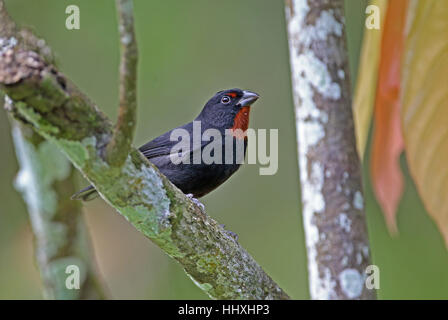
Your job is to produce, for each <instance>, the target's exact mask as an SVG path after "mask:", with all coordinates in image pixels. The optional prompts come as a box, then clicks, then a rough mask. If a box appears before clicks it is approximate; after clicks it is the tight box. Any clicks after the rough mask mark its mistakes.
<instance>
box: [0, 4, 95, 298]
mask: <svg viewBox="0 0 448 320" xmlns="http://www.w3.org/2000/svg"><path fill="white" fill-rule="evenodd" d="M15 46H23V47H32V48H33V49H35V50H36V51H38V52H40V53H41V54H42V55H43V56H44V57H45V58H46V59H48V60H51V59H52V55H51V51H50V49H49V48H48V47H47V46H46V45H45V42H44V41H43V40H39V39H37V38H36V37H34V36H33V35H32V34H31V33H29V32H28V31H26V30H19V31H18V30H16V27H15V24H14V23H13V22H12V21H11V20H10V18H9V16H8V14H7V12H6V9H5V7H4V3H3V1H2V0H0V53H3V52H4V51H5V50H10V49H11V48H13V47H15ZM0 98H1V101H3V100H4V101H5V109H6V110H8V111H10V112H11V113H12V114H14V115H15V116H18V114H17V113H16V109H15V106H14V105H13V103H12V101H11V100H10V99H9V98H8V96H6V95H3V94H2V95H1V96H0ZM0 103H1V102H0ZM18 118H19V119H22V120H24V119H23V117H20V116H18ZM11 125H12V136H13V140H14V146H15V150H16V155H17V159H18V162H19V165H20V171H19V173H18V174H17V178H16V181H15V186H16V188H17V189H18V190H19V191H20V192H21V193H22V195H23V199H24V200H25V202H26V205H27V208H28V213H29V217H30V221H31V226H32V230H33V234H34V238H35V253H36V259H37V265H38V268H39V271H40V274H41V278H42V281H43V293H44V297H45V298H47V299H101V298H104V294H103V291H102V289H101V286H100V283H99V280H98V276H97V274H96V272H95V267H94V264H93V263H92V262H91V261H92V260H93V257H92V253H91V248H90V244H89V239H88V234H87V230H86V226H85V224H84V221H83V218H82V211H81V207H80V205H79V203H77V202H75V201H70V200H69V199H70V195H71V194H73V192H75V191H76V186H75V183H74V174H75V170H74V168H73V166H72V165H71V164H70V161H69V160H68V159H67V158H66V157H65V156H64V155H63V154H62V153H61V152H60V151H59V150H58V148H57V147H56V146H55V145H54V144H53V143H51V142H49V141H46V140H44V139H43V138H42V137H41V136H39V135H38V134H37V133H35V132H34V131H33V130H32V128H31V125H24V124H21V123H20V122H18V121H16V120H13V119H11ZM70 265H72V266H75V267H78V268H79V275H80V277H79V280H80V281H79V284H80V287H79V290H77V289H69V288H67V286H66V281H67V278H68V277H69V275H70V274H67V273H66V270H68V269H67V267H68V266H70ZM73 284H76V283H73Z"/></svg>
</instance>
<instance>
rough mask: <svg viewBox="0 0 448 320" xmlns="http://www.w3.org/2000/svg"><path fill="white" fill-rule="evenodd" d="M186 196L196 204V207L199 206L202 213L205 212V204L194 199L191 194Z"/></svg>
mask: <svg viewBox="0 0 448 320" xmlns="http://www.w3.org/2000/svg"><path fill="white" fill-rule="evenodd" d="M186 196H187V197H188V198H190V200H191V201H193V203H194V204H195V205H197V206H198V207H199V209H201V211H202V212H204V211H205V206H204V204H203V203H202V202H201V201H199V200H198V199H196V198H194V197H193V194H192V193H189V194H187V195H186Z"/></svg>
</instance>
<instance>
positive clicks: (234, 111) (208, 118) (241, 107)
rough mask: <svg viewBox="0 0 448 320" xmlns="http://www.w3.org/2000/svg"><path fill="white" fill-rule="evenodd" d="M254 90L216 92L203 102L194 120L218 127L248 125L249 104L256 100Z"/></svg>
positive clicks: (246, 126) (245, 127)
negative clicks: (203, 104)
mask: <svg viewBox="0 0 448 320" xmlns="http://www.w3.org/2000/svg"><path fill="white" fill-rule="evenodd" d="M258 98H259V95H258V94H256V93H255V92H251V91H248V90H241V89H236V88H235V89H229V90H224V91H219V92H217V93H216V94H215V95H214V96H213V97H212V98H211V99H210V100H208V102H207V103H206V104H205V106H204V109H202V111H201V113H200V114H199V116H198V117H197V118H196V120H199V121H201V122H203V123H204V124H206V125H207V126H211V127H215V128H218V129H241V130H243V131H246V130H247V128H248V125H249V112H250V106H251V105H252V104H253V103H254V102H255V101H257V99H258Z"/></svg>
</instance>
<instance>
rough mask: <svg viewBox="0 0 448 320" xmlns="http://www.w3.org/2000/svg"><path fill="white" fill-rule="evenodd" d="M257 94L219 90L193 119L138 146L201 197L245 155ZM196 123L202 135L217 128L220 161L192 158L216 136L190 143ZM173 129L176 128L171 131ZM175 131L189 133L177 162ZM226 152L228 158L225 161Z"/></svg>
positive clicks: (88, 194) (87, 191)
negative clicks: (230, 142)
mask: <svg viewBox="0 0 448 320" xmlns="http://www.w3.org/2000/svg"><path fill="white" fill-rule="evenodd" d="M258 98H259V96H258V94H256V93H254V92H251V91H247V90H241V89H230V90H224V91H219V92H217V93H216V94H215V95H214V96H213V97H212V98H211V99H210V100H209V101H208V102H207V103H206V104H205V106H204V108H203V109H202V111H201V113H200V114H199V115H198V116H197V117H196V119H194V121H192V122H189V123H187V124H185V125H183V126H180V127H177V128H175V129H172V130H170V131H168V132H166V133H164V134H162V135H161V136H159V137H157V138H155V139H154V140H152V141H150V142H148V143H146V144H145V145H143V146H141V147H140V148H139V150H140V152H141V153H143V155H145V157H146V158H147V159H148V160H149V161H150V162H152V163H153V164H154V165H155V166H156V167H157V168H158V169H159V170H160V172H161V173H163V174H164V175H165V176H166V177H167V178H168V179H169V180H170V181H171V182H172V183H173V184H174V185H176V186H177V187H178V188H179V189H180V190H182V192H184V193H185V194H187V195H189V196H190V197H194V198H200V197H202V196H204V195H206V194H207V193H209V192H211V191H212V190H214V189H216V188H217V187H218V186H220V185H221V184H222V183H223V182H225V181H226V180H227V179H228V178H230V176H231V175H232V174H234V173H235V172H236V171H237V170H238V168H239V167H240V164H241V162H242V159H241V158H238V154H239V155H240V156H241V154H242V158H244V156H245V153H246V147H247V136H246V135H245V134H244V133H245V132H246V130H247V129H248V125H249V113H250V106H251V105H252V103H254V102H255V101H256V100H257V99H258ZM198 124H200V127H201V131H200V133H201V137H202V135H203V134H204V133H206V132H210V130H209V129H214V130H212V131H213V132H215V133H218V132H219V134H220V137H221V143H222V150H221V157H218V158H221V161H216V162H215V163H210V161H207V160H204V157H201V158H200V159H199V161H195V156H194V154H195V153H196V152H200V153H201V155H202V153H203V152H204V151H206V149H205V148H206V147H207V146H209V151H210V147H211V145H210V144H211V143H213V141H215V140H214V139H215V138H216V137H215V136H214V137H213V138H210V139H209V141H202V140H203V139H200V142H199V145H197V144H196V145H195V144H194V143H193V140H194V133H193V128H194V126H196V127H195V128H197V127H198ZM176 129H177V131H175V132H173V131H174V130H176ZM182 129H183V130H182ZM227 129H232V130H233V131H230V134H231V137H230V140H229V139H227V140H226V132H227V135H228V134H229V130H227ZM237 129H239V130H237ZM226 130H227V131H226ZM177 133H184V134H188V135H189V137H190V139H189V140H190V141H188V142H187V144H184V146H185V147H186V149H187V151H188V152H186V153H182V154H183V156H185V157H187V158H188V160H189V161H188V162H187V163H186V162H185V161H184V162H180V163H177V162H176V163H175V161H173V155H175V156H176V157H177V156H178V155H179V153H178V152H177V151H176V152H173V150H174V149H173V148H175V146H176V145H177V146H179V141H180V140H176V139H173V138H170V137H172V134H175V136H177ZM218 141H219V140H218ZM226 141H227V142H229V141H232V144H231V145H230V147H229V145H228V144H226ZM238 146H243V148H244V150H243V151H242V152H240V153H238V151H237V148H238ZM217 149H218V148H215V149H214V150H211V151H210V152H209V153H208V154H210V155H211V156H212V157H213V156H215V155H216V156H219V154H218V152H217V151H218V150H217ZM184 150H185V149H184ZM184 150H182V152H183V151H184ZM215 152H217V154H215ZM226 155H227V156H228V159H231V161H228V160H227V161H226ZM178 159H180V157H179V158H178ZM96 196H97V193H96V190H95V189H94V187H93V186H89V187H87V188H84V189H82V190H81V191H79V192H77V193H76V194H74V195H73V196H72V199H80V200H84V201H88V200H91V199H93V198H95V197H96Z"/></svg>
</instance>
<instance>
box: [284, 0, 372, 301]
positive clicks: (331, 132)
mask: <svg viewBox="0 0 448 320" xmlns="http://www.w3.org/2000/svg"><path fill="white" fill-rule="evenodd" d="M286 18H287V28H288V40H289V50H290V60H291V74H292V85H293V94H294V105H295V112H296V119H297V120H296V122H297V139H298V155H299V167H300V182H301V189H302V204H303V220H304V227H305V235H306V244H307V252H308V271H309V285H310V294H311V297H312V298H313V299H374V298H375V292H374V291H373V290H369V289H367V288H366V286H365V284H364V281H365V270H366V267H367V266H368V265H370V254H369V242H368V237H367V229H366V217H365V213H364V199H363V193H362V183H361V171H360V163H359V158H358V155H357V152H356V142H355V135H354V127H353V117H352V110H351V92H350V79H349V69H348V54H347V49H346V39H345V21H344V11H343V0H286Z"/></svg>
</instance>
